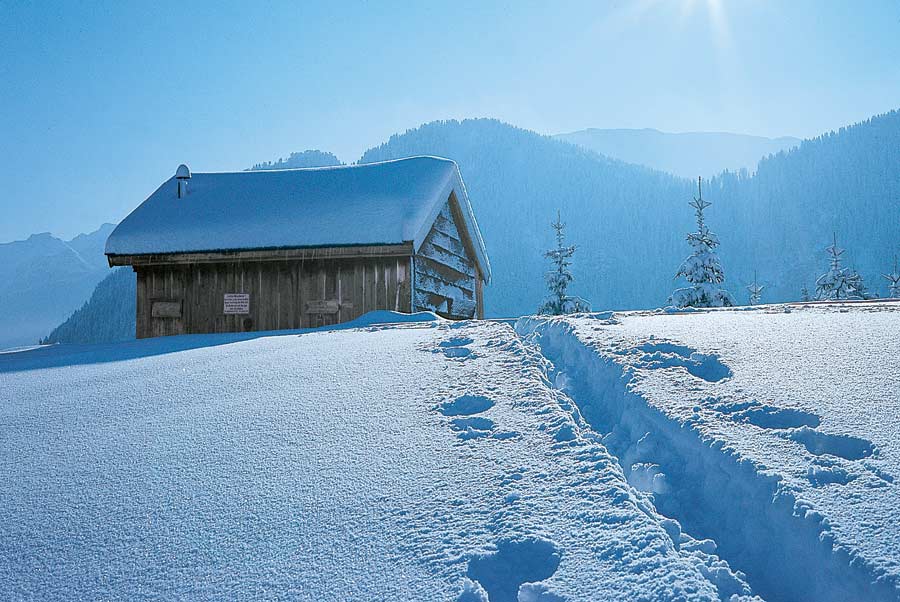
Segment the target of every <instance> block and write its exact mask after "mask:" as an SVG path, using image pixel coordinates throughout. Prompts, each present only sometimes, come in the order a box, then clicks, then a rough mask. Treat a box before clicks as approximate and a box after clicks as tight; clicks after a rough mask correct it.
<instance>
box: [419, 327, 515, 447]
mask: <svg viewBox="0 0 900 602" xmlns="http://www.w3.org/2000/svg"><path fill="white" fill-rule="evenodd" d="M473 342H474V341H473V340H472V339H471V338H469V337H464V336H457V337H453V338H451V339H448V340H446V341H441V342H440V343H438V348H437V351H438V352H440V353H443V354H444V355H445V356H446V357H448V358H450V359H454V360H468V359H474V358H477V357H478V355H477V354H475V353H474V352H473V351H472V350H471V349H470V348H469V345H471V344H472V343H473ZM492 407H494V401H493V400H492V399H490V398H488V397H485V396H483V395H471V394H466V395H461V396H459V397H457V398H455V399H453V400H450V401H446V402H444V403H442V404H441V405H439V406H438V407H437V410H438V411H439V412H440V413H441V414H443V415H444V416H447V417H450V418H452V420H450V428H451V429H453V430H454V431H456V433H457V437H459V438H460V439H461V440H463V441H468V440H470V439H483V438H487V437H490V438H492V439H510V438H512V437H515V436H516V435H518V433H517V432H514V431H500V430H499V429H498V428H497V425H496V424H495V423H494V421H493V420H491V419H490V418H487V417H486V416H478V415H477V414H482V413H484V412H486V411H488V410H489V409H491V408H492Z"/></svg>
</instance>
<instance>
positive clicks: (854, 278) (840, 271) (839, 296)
mask: <svg viewBox="0 0 900 602" xmlns="http://www.w3.org/2000/svg"><path fill="white" fill-rule="evenodd" d="M825 250H826V251H827V252H828V255H829V256H830V257H829V267H828V271H827V272H825V273H824V274H822V275H821V276H819V278H818V279H817V280H816V298H817V299H819V300H820V301H844V300H852V299H869V298H870V295H869V294H868V291H867V290H866V285H865V283H864V282H863V279H862V276H860V274H859V273H858V272H857V271H856V270H854V269H851V268H845V267H844V265H843V259H841V255H843V254H844V249H841V248H840V247H838V246H837V234H835V235H834V239H833V241H832V243H831V245H829V246H828V247H826V249H825Z"/></svg>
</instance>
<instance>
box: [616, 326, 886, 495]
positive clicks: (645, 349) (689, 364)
mask: <svg viewBox="0 0 900 602" xmlns="http://www.w3.org/2000/svg"><path fill="white" fill-rule="evenodd" d="M616 353H619V354H622V355H624V354H636V356H637V357H636V360H635V366H636V367H639V368H650V369H662V368H674V367H681V368H684V369H685V370H686V371H687V372H688V373H689V374H691V375H692V376H694V377H696V378H699V379H702V380H705V381H706V382H709V383H718V382H721V381H723V380H725V379H726V378H730V377H731V376H732V371H731V368H729V367H728V366H727V365H726V364H724V363H723V362H722V361H721V360H720V359H719V357H718V356H716V355H708V354H703V353H699V352H698V351H697V350H695V349H692V348H691V347H688V346H686V345H679V344H676V343H673V342H670V341H661V340H657V339H651V340H650V341H648V342H646V343H644V344H642V345H639V346H638V347H636V348H630V349H622V350H620V351H617V352H616ZM712 409H713V410H715V411H717V412H719V413H720V414H723V415H726V416H727V417H728V418H730V419H732V420H734V421H737V422H743V423H747V424H752V425H754V426H756V427H759V428H761V429H766V430H772V431H775V432H776V433H777V435H778V436H779V437H783V438H785V439H789V440H791V441H795V442H797V443H799V444H800V445H802V446H803V447H805V448H806V450H807V451H808V452H809V453H811V454H812V455H814V456H816V458H815V459H814V460H813V461H812V464H811V465H810V467H809V471H808V473H807V478H808V479H809V481H810V483H812V485H813V486H815V487H821V486H824V485H827V484H830V483H839V484H847V483H849V482H850V481H852V480H853V479H854V478H856V476H855V475H853V474H851V473H850V472H849V471H847V470H846V469H845V468H843V467H842V466H841V459H843V460H847V461H857V460H864V459H866V458H870V457H873V456H876V455H877V451H878V450H877V449H876V448H875V446H874V445H873V444H872V442H871V441H868V440H866V439H862V438H859V437H854V436H852V435H835V434H830V433H824V432H822V431H819V430H817V429H818V427H819V425H820V424H821V422H822V419H821V417H820V416H817V415H815V414H813V413H811V412H806V411H804V410H800V409H796V408H779V407H775V406H771V405H767V404H763V403H760V402H757V401H755V400H754V401H747V402H738V403H734V402H731V403H718V404H717V405H714V406H713V408H712ZM863 466H865V467H866V468H867V469H868V470H870V471H871V472H873V473H874V474H875V475H876V476H877V477H879V478H880V479H882V480H884V481H888V482H893V477H891V476H890V475H888V474H886V473H884V472H883V471H881V470H880V469H878V468H875V467H873V466H872V465H870V464H865V463H864V464H863Z"/></svg>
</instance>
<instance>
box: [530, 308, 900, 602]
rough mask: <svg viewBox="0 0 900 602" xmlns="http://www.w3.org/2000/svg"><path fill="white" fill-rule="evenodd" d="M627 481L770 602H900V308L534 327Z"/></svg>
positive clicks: (644, 316) (631, 317) (625, 318)
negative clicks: (711, 545)
mask: <svg viewBox="0 0 900 602" xmlns="http://www.w3.org/2000/svg"><path fill="white" fill-rule="evenodd" d="M517 329H518V331H519V332H520V333H522V334H523V335H527V336H529V337H531V339H532V340H533V341H535V342H537V343H539V344H540V346H541V349H542V351H543V353H544V355H545V356H546V357H547V358H548V359H550V360H551V361H552V362H554V363H555V366H556V377H555V380H556V383H557V385H558V386H559V387H560V388H561V389H562V390H563V391H565V392H566V393H567V394H569V395H570V396H571V398H572V399H573V400H574V402H575V403H576V405H577V406H578V407H579V409H580V410H581V412H582V414H583V416H584V417H585V419H586V420H587V422H589V423H590V424H591V425H592V426H593V428H594V429H595V430H596V431H597V432H598V433H599V434H601V435H603V442H604V444H605V445H606V447H607V448H608V449H609V450H610V452H611V453H613V454H614V455H615V456H616V457H617V459H618V460H619V462H620V465H621V466H622V468H623V470H624V472H625V474H626V476H627V478H628V480H629V482H630V483H631V484H632V485H633V486H635V487H636V488H638V489H640V490H642V491H644V492H646V494H647V495H648V496H649V498H650V499H652V500H653V502H654V505H655V507H656V508H657V509H658V510H659V512H661V513H662V514H663V515H665V516H667V517H670V518H672V519H676V520H677V521H678V522H679V524H680V525H681V527H682V528H683V529H684V530H685V531H686V532H688V533H690V534H691V535H692V536H694V537H698V538H710V539H712V540H713V541H714V542H715V543H716V544H717V546H718V553H719V555H720V556H721V557H722V558H723V559H725V560H727V561H728V562H729V563H730V564H731V566H732V567H733V568H735V569H739V570H741V571H743V572H744V573H745V574H746V576H747V580H748V581H749V583H750V585H751V586H752V587H753V588H754V591H756V592H757V593H758V594H760V595H762V596H763V597H765V598H766V599H767V600H769V601H770V602H772V601H779V600H784V601H817V602H827V601H830V600H834V601H847V600H867V601H874V600H898V599H900V483H898V481H897V480H898V478H900V439H898V435H900V339H898V333H900V304H897V303H882V304H856V305H853V304H847V305H833V306H828V305H825V306H822V305H818V306H816V305H809V306H799V307H780V306H778V307H776V306H772V307H768V308H759V309H756V310H750V311H747V310H746V308H742V309H741V310H714V311H706V312H702V311H701V312H689V313H683V314H681V315H672V314H667V313H665V312H661V313H649V312H643V313H625V314H595V315H594V316H592V317H570V318H558V319H550V320H542V319H536V318H523V319H522V320H520V321H519V323H518V324H517Z"/></svg>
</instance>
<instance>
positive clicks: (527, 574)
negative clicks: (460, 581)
mask: <svg viewBox="0 0 900 602" xmlns="http://www.w3.org/2000/svg"><path fill="white" fill-rule="evenodd" d="M559 562H560V550H559V548H558V546H557V545H556V544H555V543H553V542H552V541H550V540H548V539H543V538H540V537H528V538H524V539H501V540H500V541H498V542H497V551H496V552H492V553H489V554H483V555H478V556H473V557H472V558H470V559H469V569H468V573H467V576H468V578H469V579H471V580H472V581H473V582H476V583H478V585H480V586H481V588H483V589H484V591H485V593H487V596H488V598H487V599H488V600H490V602H517V601H518V600H526V599H528V600H547V601H548V602H549V601H550V600H562V598H560V597H558V596H556V595H555V594H553V593H551V592H549V591H548V590H547V588H546V587H545V586H543V585H541V584H539V583H537V582H539V581H543V580H545V579H549V578H550V577H552V576H553V574H554V573H555V572H556V569H557V568H559Z"/></svg>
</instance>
